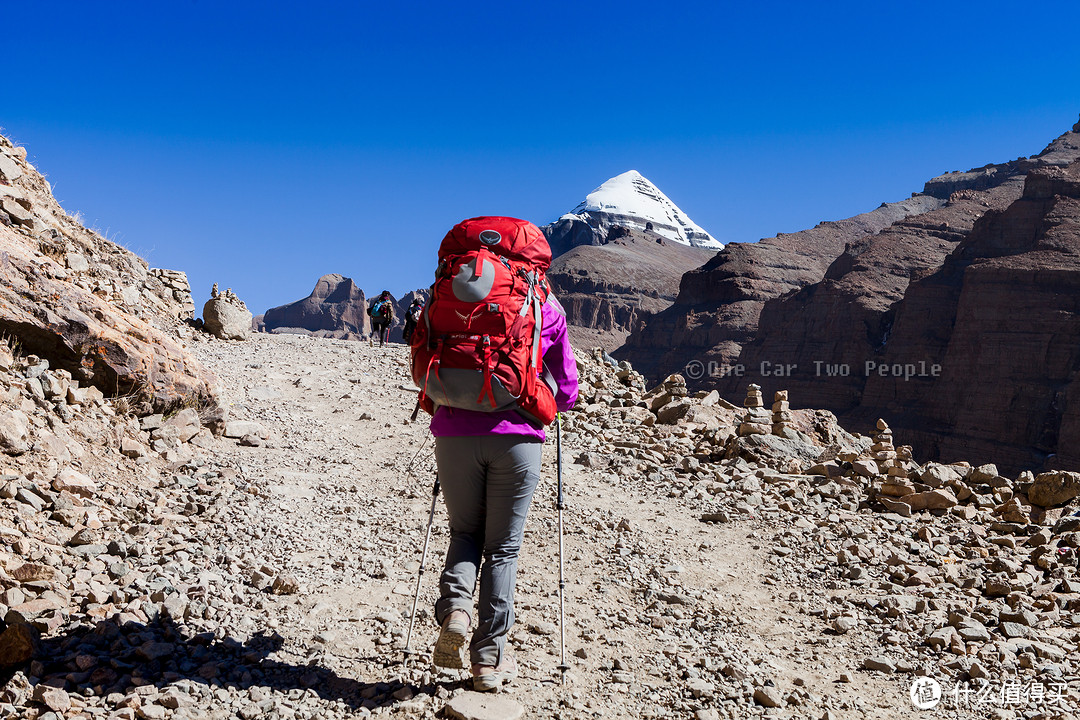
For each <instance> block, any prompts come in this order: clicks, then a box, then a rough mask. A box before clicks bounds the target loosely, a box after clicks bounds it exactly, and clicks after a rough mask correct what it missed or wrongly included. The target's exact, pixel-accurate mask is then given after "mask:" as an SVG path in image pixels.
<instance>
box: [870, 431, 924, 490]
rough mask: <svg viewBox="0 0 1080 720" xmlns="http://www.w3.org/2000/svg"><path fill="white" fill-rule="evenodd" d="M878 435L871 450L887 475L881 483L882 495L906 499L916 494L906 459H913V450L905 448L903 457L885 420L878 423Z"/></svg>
mask: <svg viewBox="0 0 1080 720" xmlns="http://www.w3.org/2000/svg"><path fill="white" fill-rule="evenodd" d="M877 427H878V433H877V434H876V435H875V436H874V444H873V446H872V447H871V448H870V452H872V453H873V455H874V459H875V460H877V464H878V467H879V468H881V470H882V471H883V472H884V473H885V478H884V480H882V483H881V494H882V495H889V496H890V497H904V496H905V495H911V494H912V493H914V492H915V486H914V485H913V484H912V483H911V482H910V481H909V480H908V476H907V468H906V467H905V462H904V460H905V459H910V458H911V454H910V453H911V448H909V447H907V446H904V448H902V449H903V450H904V454H905V455H907V458H904V457H901V454H900V453H899V452H897V450H896V448H895V447H894V446H893V434H892V430H891V429H890V428H889V424H888V423H887V422H885V421H884V420H881V419H879V420H878V421H877Z"/></svg>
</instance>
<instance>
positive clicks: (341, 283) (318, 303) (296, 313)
mask: <svg viewBox="0 0 1080 720" xmlns="http://www.w3.org/2000/svg"><path fill="white" fill-rule="evenodd" d="M263 324H264V326H265V327H266V330H267V332H270V331H273V330H275V329H277V328H302V329H304V330H311V331H318V330H328V331H333V332H341V333H349V334H353V335H356V336H360V335H367V334H370V333H371V319H370V318H369V317H368V316H367V300H366V298H365V297H364V291H363V290H361V289H360V288H359V287H357V286H356V283H354V282H353V280H352V278H347V277H344V276H342V275H338V274H337V273H333V274H330V275H323V276H322V277H321V278H319V281H318V282H317V283H315V289H314V290H312V291H311V294H310V295H308V296H307V297H306V298H304V299H303V300H297V301H296V302H294V303H289V304H288V305H281V306H279V307H276V308H270V309H269V310H267V311H266V313H265V315H264V316H263Z"/></svg>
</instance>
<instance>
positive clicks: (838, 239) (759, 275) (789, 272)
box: [618, 195, 943, 378]
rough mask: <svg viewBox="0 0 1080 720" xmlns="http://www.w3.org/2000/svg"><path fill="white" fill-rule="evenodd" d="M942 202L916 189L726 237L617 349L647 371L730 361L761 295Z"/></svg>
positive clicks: (820, 271)
mask: <svg viewBox="0 0 1080 720" xmlns="http://www.w3.org/2000/svg"><path fill="white" fill-rule="evenodd" d="M942 204H943V202H942V201H941V200H940V199H938V198H935V197H931V196H928V195H922V196H917V197H912V198H910V199H908V200H904V201H902V202H898V203H889V204H885V205H882V206H881V207H880V208H877V209H876V210H873V211H871V212H868V213H864V214H862V215H856V216H855V217H851V218H847V219H846V220H840V221H835V222H833V221H830V222H823V223H820V224H819V225H818V226H817V227H814V228H812V229H810V230H804V231H802V232H797V233H786V234H781V235H777V236H776V237H773V238H765V239H763V240H760V241H759V242H756V243H729V244H728V245H727V246H725V247H724V249H723V250H721V251H720V252H718V253H717V254H716V255H715V256H714V257H713V258H712V259H711V260H710V261H709V262H708V263H706V264H705V265H704V266H702V267H700V268H697V269H694V270H691V271H689V272H687V273H686V274H685V275H683V277H682V280H681V282H680V287H679V293H678V296H677V297H676V299H675V302H674V304H673V305H672V306H671V307H669V308H667V309H666V310H664V311H663V312H661V313H659V314H658V315H657V316H656V317H653V318H650V319H649V320H648V321H647V322H646V323H644V324H642V325H640V326H639V327H637V328H635V329H634V331H633V332H632V333H631V334H630V336H629V337H628V338H627V340H626V345H625V346H624V347H623V348H622V349H621V350H620V351H619V353H618V355H619V357H626V358H628V359H630V360H631V361H632V362H633V363H634V366H635V367H639V368H641V371H642V372H644V373H645V374H646V375H647V376H650V377H653V378H658V377H661V376H663V375H664V374H666V373H667V372H669V371H675V370H677V369H681V368H682V367H684V366H685V365H686V364H687V363H688V362H690V361H691V360H699V361H701V362H702V363H704V364H705V365H706V366H707V365H708V364H709V363H714V364H715V365H716V366H717V367H722V366H724V365H729V364H734V363H735V362H736V360H737V359H738V357H739V353H740V352H741V350H742V346H743V344H744V343H746V342H749V341H750V340H752V339H753V338H754V337H755V334H756V333H757V325H758V317H759V315H760V314H761V309H762V307H763V306H764V304H765V302H766V301H767V300H771V299H773V298H776V297H780V296H781V295H784V294H786V293H789V292H791V291H794V290H798V289H800V288H803V287H806V286H807V285H810V284H812V283H814V282H817V281H818V280H820V279H821V277H822V276H823V275H824V274H825V271H826V270H827V269H828V267H829V265H830V264H831V263H832V261H833V260H834V259H835V258H836V257H837V256H839V255H840V254H841V253H842V252H843V251H844V248H845V247H846V246H847V244H848V243H852V242H856V241H858V240H859V239H861V238H864V237H866V236H868V235H871V234H873V233H876V232H878V231H880V230H882V229H883V228H886V227H888V226H889V225H891V224H892V223H894V222H897V221H898V220H902V219H904V218H906V217H909V216H912V215H917V214H919V213H923V212H926V211H928V210H932V209H935V208H938V207H940V206H941V205H942Z"/></svg>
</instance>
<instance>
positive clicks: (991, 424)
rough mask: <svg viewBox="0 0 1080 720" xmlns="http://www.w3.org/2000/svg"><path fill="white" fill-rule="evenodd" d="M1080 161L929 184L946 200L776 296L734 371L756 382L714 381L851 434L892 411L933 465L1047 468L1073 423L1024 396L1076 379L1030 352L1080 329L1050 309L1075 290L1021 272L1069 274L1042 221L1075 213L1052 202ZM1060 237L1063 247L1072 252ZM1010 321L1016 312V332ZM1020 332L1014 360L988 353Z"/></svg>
mask: <svg viewBox="0 0 1080 720" xmlns="http://www.w3.org/2000/svg"><path fill="white" fill-rule="evenodd" d="M1078 156H1080V136H1078V135H1077V134H1076V133H1066V134H1065V135H1063V136H1062V137H1060V138H1058V139H1057V140H1055V141H1054V142H1053V143H1052V144H1051V145H1050V146H1049V147H1047V149H1046V150H1045V151H1044V152H1043V153H1041V154H1040V155H1038V156H1036V157H1034V158H1021V159H1019V160H1015V161H1012V162H1010V163H1004V164H1002V165H994V166H987V167H985V168H980V169H979V170H976V171H970V172H968V173H949V174H947V175H944V176H942V177H940V178H935V179H934V180H931V181H930V182H928V183H927V185H926V188H925V190H926V193H927V194H930V193H934V194H938V195H946V193H947V198H948V199H947V200H946V201H945V204H944V205H943V206H942V207H940V208H937V209H935V210H932V211H930V212H926V213H922V214H920V215H917V216H912V217H909V218H907V219H905V220H902V221H900V222H897V223H894V224H893V225H891V226H890V227H888V228H886V229H884V230H882V231H881V232H879V233H876V234H874V235H871V236H868V237H865V238H862V239H861V240H859V241H858V242H855V243H849V244H848V246H847V247H846V249H845V251H844V253H843V254H841V256H840V257H839V258H837V260H836V261H835V262H833V263H832V265H831V266H830V268H829V269H828V271H827V272H826V273H825V276H824V278H823V279H822V280H820V281H819V282H817V283H815V284H813V285H810V286H808V287H806V288H804V289H803V290H801V291H799V292H797V293H794V294H792V295H789V296H785V297H782V298H778V299H775V300H772V301H770V302H768V303H767V304H766V305H765V306H764V308H763V310H762V313H761V316H760V322H759V329H758V333H757V336H756V337H755V339H754V340H753V341H751V342H749V343H747V344H745V345H744V347H743V348H742V350H741V352H740V354H739V356H738V358H737V359H736V360H735V361H734V362H735V364H736V365H737V366H739V367H741V368H743V369H745V374H744V375H743V377H739V378H737V377H732V376H728V377H726V378H720V379H719V381H718V382H717V383H716V387H717V388H718V389H719V390H720V391H721V392H722V393H729V394H732V393H734V392H736V391H737V390H738V388H739V387H740V386H741V384H744V383H745V382H747V380H748V379H749V380H751V381H754V382H760V383H761V384H762V385H763V386H764V387H766V388H767V389H776V388H780V387H785V388H791V390H792V391H793V392H795V393H797V395H798V396H799V397H803V398H806V401H807V402H808V403H810V404H811V405H812V406H815V407H826V408H829V409H830V410H832V411H833V412H836V413H837V414H838V415H839V416H840V418H841V420H842V421H844V422H845V423H848V424H849V425H851V426H852V427H855V428H865V427H868V426H869V425H870V424H871V423H872V422H873V421H874V419H875V418H876V417H878V416H879V415H882V414H885V413H888V414H890V415H893V416H894V417H896V420H897V422H896V428H897V431H898V432H900V433H902V434H903V435H904V437H905V438H906V439H907V440H908V441H910V442H912V443H913V444H914V445H915V446H916V447H919V448H921V449H922V450H923V451H924V452H927V453H928V455H929V457H931V458H933V459H945V460H948V459H949V458H952V459H955V458H957V457H959V456H960V455H961V454H969V453H971V452H979V453H981V454H983V455H984V456H985V457H989V458H992V459H994V460H995V461H996V462H998V463H999V465H1001V466H1002V467H1003V468H1005V469H1008V470H1010V471H1015V470H1019V469H1022V468H1029V467H1039V466H1041V465H1042V464H1043V462H1044V461H1045V460H1046V459H1047V457H1048V456H1049V455H1051V454H1053V453H1055V452H1056V448H1057V447H1058V441H1057V437H1058V433H1059V425H1060V422H1061V418H1060V417H1056V416H1053V413H1052V412H1050V410H1049V407H1050V406H1051V405H1054V406H1057V407H1058V411H1057V412H1059V413H1060V411H1061V407H1060V406H1061V405H1062V404H1063V399H1062V400H1054V395H1055V391H1050V390H1046V391H1044V392H1040V391H1038V390H1035V391H1033V390H1032V388H1031V387H1028V386H1029V385H1033V386H1034V387H1045V385H1046V383H1047V382H1048V381H1049V382H1050V384H1054V383H1060V382H1065V381H1066V380H1067V377H1068V373H1067V372H1066V369H1065V368H1064V367H1060V366H1054V365H1053V363H1052V362H1044V361H1043V360H1042V359H1036V360H1034V361H1033V360H1031V358H1030V356H1031V355H1033V356H1035V357H1036V358H1041V356H1042V354H1043V352H1044V350H1045V345H1046V344H1047V343H1049V342H1050V338H1051V337H1067V336H1068V334H1069V333H1071V332H1072V331H1071V330H1070V329H1069V328H1068V327H1066V325H1067V323H1066V324H1065V325H1062V323H1060V322H1059V321H1058V319H1057V318H1058V316H1059V315H1060V312H1062V309H1061V308H1060V307H1059V308H1058V310H1054V308H1055V307H1056V306H1057V305H1059V304H1060V303H1058V302H1057V300H1056V298H1058V297H1059V295H1060V294H1061V293H1062V292H1063V291H1064V288H1066V287H1067V284H1068V283H1069V282H1071V281H1070V280H1069V279H1068V275H1067V274H1065V275H1053V276H1050V275H1047V274H1045V273H1043V274H1040V275H1039V280H1038V281H1032V280H1030V279H1029V278H1028V277H1027V275H1026V273H1027V270H1025V268H1026V267H1027V265H1028V264H1029V263H1031V262H1034V263H1036V264H1037V265H1039V266H1041V265H1043V264H1045V263H1047V262H1050V263H1051V265H1053V266H1054V267H1057V268H1059V269H1060V263H1061V262H1062V260H1061V258H1068V257H1070V255H1069V251H1065V252H1064V254H1063V255H1060V256H1053V258H1054V259H1052V260H1050V259H1048V258H1050V257H1051V255H1047V254H1046V252H1045V248H1040V247H1038V243H1037V241H1036V240H1035V239H1036V238H1038V237H1040V236H1042V234H1043V229H1044V227H1045V226H1047V224H1048V223H1049V224H1054V223H1055V222H1058V221H1050V220H1047V219H1046V217H1045V214H1046V213H1048V212H1050V213H1052V212H1058V213H1060V212H1066V213H1067V212H1068V210H1067V209H1063V207H1059V206H1058V205H1057V204H1054V203H1056V202H1058V201H1051V200H1050V198H1060V197H1063V196H1067V195H1068V193H1069V192H1071V189H1070V188H1071V185H1070V181H1069V179H1068V178H1069V177H1070V175H1069V173H1071V172H1072V170H1071V169H1069V170H1063V169H1061V166H1062V165H1063V164H1067V163H1069V162H1070V161H1073V160H1075V159H1076V158H1077V157H1078ZM995 183H996V184H995ZM1021 195H1022V197H1021ZM1061 202H1065V206H1067V205H1068V202H1067V201H1061ZM1046 203H1051V204H1053V209H1050V208H1049V206H1046ZM1066 224H1067V223H1066ZM1062 232H1063V231H1062V230H1061V228H1057V229H1056V230H1055V231H1054V233H1053V235H1054V237H1055V240H1054V242H1056V243H1065V245H1068V243H1069V242H1071V241H1069V240H1062V239H1061V233H1062ZM1006 248H1007V249H1006ZM991 258H993V259H992V260H991ZM1064 262H1065V265H1066V266H1069V265H1070V263H1071V261H1070V260H1065V261H1064ZM991 268H993V270H991ZM1014 272H1015V274H1014ZM991 277H993V278H996V279H995V280H989V279H988V278H991ZM1051 278H1052V279H1051ZM1047 285H1048V288H1047V287H1044V286H1047ZM1047 293H1048V295H1046V294H1047ZM961 295H964V298H965V302H966V303H969V305H968V306H967V307H966V311H967V314H964V315H958V314H957V313H958V312H959V310H960V307H961V302H960V298H961ZM1044 295H1046V296H1044ZM1006 308H1008V310H1007V311H1006ZM1007 312H1011V313H1014V314H1015V315H1014V317H1015V318H1016V319H1015V321H1013V322H1012V329H1011V330H1008V328H1009V326H1010V323H1008V322H1006V320H1005V318H1004V317H1003V315H1004V314H1007ZM1032 323H1034V325H1033V324H1032ZM988 333H989V335H988ZM1003 333H1005V334H1003ZM1008 333H1015V334H1014V335H1013V336H1012V339H1011V340H1010V343H1011V348H1012V349H1013V350H1016V351H1019V352H1018V353H1017V352H1011V351H1006V350H1005V347H1006V346H1003V345H1000V344H998V345H996V347H997V352H996V353H995V354H994V356H993V357H988V356H985V355H983V354H981V353H980V352H979V348H981V347H985V343H986V338H987V337H995V338H1004V337H1007V336H1008ZM1055 333H1057V335H1055ZM1062 333H1064V334H1062ZM973 357H982V360H981V361H977V362H976V361H972V359H971V358H973ZM980 362H981V364H979V363H980ZM938 366H940V370H935V367H938ZM897 368H899V369H898V370H897ZM1010 368H1011V369H1010ZM1020 378H1024V380H1023V381H1021V380H1020ZM1032 424H1034V425H1036V426H1038V427H1037V428H1029V427H1027V426H1029V425H1032ZM973 443H974V444H973ZM1058 461H1060V458H1059V459H1058Z"/></svg>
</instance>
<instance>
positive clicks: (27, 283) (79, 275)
mask: <svg viewBox="0 0 1080 720" xmlns="http://www.w3.org/2000/svg"><path fill="white" fill-rule="evenodd" d="M0 157H3V158H4V162H3V163H0V197H4V198H5V199H6V200H8V201H10V202H5V203H4V204H3V205H2V208H3V210H0V333H5V334H7V335H9V336H11V337H12V338H14V339H16V340H17V341H18V343H19V346H20V349H21V350H22V351H23V352H27V353H33V354H36V355H38V356H40V357H42V358H45V359H47V360H48V361H49V363H50V367H52V368H55V369H63V370H67V371H69V372H70V373H71V374H72V375H73V376H74V378H76V379H77V380H79V381H80V383H82V384H83V385H87V384H89V385H93V386H96V387H97V388H99V389H100V390H101V391H102V392H103V393H104V394H106V395H110V396H111V395H133V396H136V397H138V398H140V399H141V400H143V401H145V404H146V405H149V406H152V407H155V408H158V409H166V408H170V407H173V406H175V405H176V404H178V403H179V402H180V401H198V402H206V403H213V402H214V400H213V395H212V391H211V386H212V383H213V382H214V380H213V376H212V375H211V374H210V373H209V372H208V371H206V370H205V369H203V368H202V366H201V365H200V364H199V363H198V362H197V361H196V360H195V359H194V358H193V357H191V356H190V355H189V354H188V353H187V351H186V350H184V349H183V348H182V347H181V346H180V344H179V343H178V342H177V341H176V340H174V339H173V337H174V335H173V331H175V329H176V327H177V324H178V320H179V319H180V318H181V317H185V316H187V315H188V314H189V313H190V306H189V304H187V303H185V302H184V301H183V298H179V299H178V296H180V295H182V292H180V291H178V290H177V288H178V287H179V286H180V285H181V284H182V283H181V281H180V279H179V277H178V274H177V273H158V272H151V271H150V269H149V268H148V267H147V265H146V263H145V261H143V260H142V259H141V258H139V257H137V256H136V255H134V254H132V253H130V252H128V251H127V250H125V249H123V248H121V247H119V246H118V245H115V244H114V243H111V242H109V241H107V240H105V239H104V238H102V237H101V236H100V235H98V234H96V233H94V232H91V231H89V230H87V229H86V228H84V227H82V225H80V224H79V223H78V222H77V221H75V220H74V219H72V218H71V217H69V216H68V215H67V214H66V213H65V212H64V211H63V209H62V208H61V207H60V206H59V205H58V204H57V202H56V200H55V199H54V198H53V197H52V194H51V191H50V189H49V186H48V183H46V182H45V179H44V178H43V177H42V176H41V175H40V174H39V173H38V172H37V171H36V170H35V169H34V168H33V167H32V166H31V165H29V164H28V163H27V162H26V161H25V159H24V158H23V154H22V153H21V152H18V151H17V149H15V148H13V147H12V145H11V143H10V142H8V140H7V139H6V138H3V137H0ZM16 206H17V207H18V208H20V209H21V212H11V211H13V210H15V208H16ZM184 282H186V279H184Z"/></svg>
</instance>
